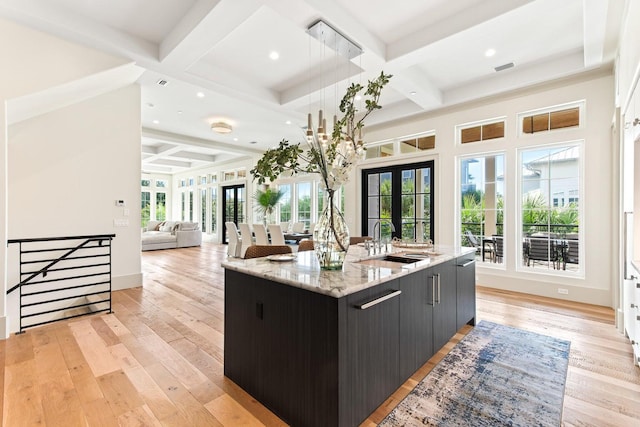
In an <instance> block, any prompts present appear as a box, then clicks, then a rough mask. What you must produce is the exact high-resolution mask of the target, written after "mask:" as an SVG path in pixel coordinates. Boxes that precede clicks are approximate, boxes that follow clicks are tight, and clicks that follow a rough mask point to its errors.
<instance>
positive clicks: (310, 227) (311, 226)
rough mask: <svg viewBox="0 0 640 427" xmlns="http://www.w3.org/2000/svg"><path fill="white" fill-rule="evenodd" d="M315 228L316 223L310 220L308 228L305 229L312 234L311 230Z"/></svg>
mask: <svg viewBox="0 0 640 427" xmlns="http://www.w3.org/2000/svg"><path fill="white" fill-rule="evenodd" d="M315 229H316V223H315V222H312V223H310V224H309V230H307V231H308V232H309V234H313V230H315Z"/></svg>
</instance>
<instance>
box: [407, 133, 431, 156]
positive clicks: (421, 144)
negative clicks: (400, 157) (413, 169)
mask: <svg viewBox="0 0 640 427" xmlns="http://www.w3.org/2000/svg"><path fill="white" fill-rule="evenodd" d="M435 147H436V136H435V135H428V136H422V137H418V138H410V139H405V140H402V141H400V153H402V154H404V153H415V152H417V151H424V150H431V149H433V148H435Z"/></svg>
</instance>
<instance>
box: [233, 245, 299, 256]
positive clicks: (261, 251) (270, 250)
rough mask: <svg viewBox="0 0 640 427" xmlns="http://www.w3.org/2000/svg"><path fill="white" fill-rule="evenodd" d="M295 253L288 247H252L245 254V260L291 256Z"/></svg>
mask: <svg viewBox="0 0 640 427" xmlns="http://www.w3.org/2000/svg"><path fill="white" fill-rule="evenodd" d="M292 252H293V251H292V250H291V247H289V246H287V245H251V246H249V247H248V248H247V252H246V253H245V254H244V258H245V259H251V258H261V257H265V256H269V255H284V254H290V253H292Z"/></svg>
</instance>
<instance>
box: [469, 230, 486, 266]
mask: <svg viewBox="0 0 640 427" xmlns="http://www.w3.org/2000/svg"><path fill="white" fill-rule="evenodd" d="M464 234H465V235H466V236H467V240H469V244H471V246H473V247H474V248H476V253H478V254H481V255H482V260H483V261H484V259H485V255H486V254H489V259H493V242H491V243H490V246H489V247H487V246H485V245H484V243H485V242H482V244H480V242H479V241H478V239H477V238H476V236H474V234H473V233H472V232H471V231H470V230H466V231H465V232H464Z"/></svg>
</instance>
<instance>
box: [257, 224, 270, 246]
mask: <svg viewBox="0 0 640 427" xmlns="http://www.w3.org/2000/svg"><path fill="white" fill-rule="evenodd" d="M253 234H255V236H256V245H269V244H270V243H269V236H268V235H267V229H266V228H265V226H264V225H263V224H253Z"/></svg>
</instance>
